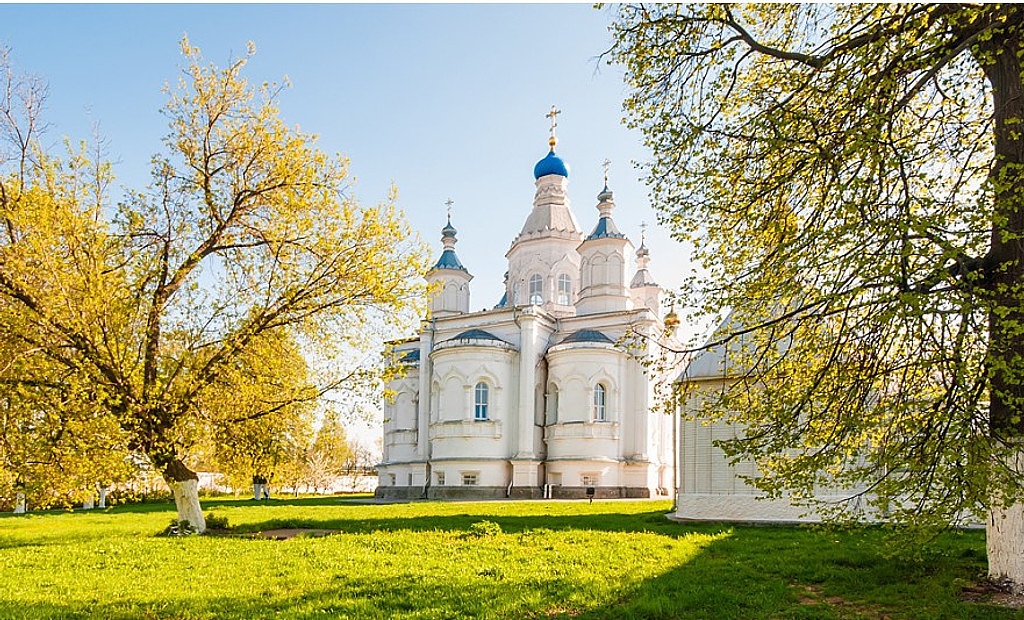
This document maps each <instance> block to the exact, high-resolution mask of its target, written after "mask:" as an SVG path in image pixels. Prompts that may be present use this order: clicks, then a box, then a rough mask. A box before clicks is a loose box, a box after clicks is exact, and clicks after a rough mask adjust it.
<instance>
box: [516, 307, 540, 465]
mask: <svg viewBox="0 0 1024 620" xmlns="http://www.w3.org/2000/svg"><path fill="white" fill-rule="evenodd" d="M520 329H521V339H520V342H521V344H520V347H519V412H518V414H517V415H516V439H517V442H516V458H518V459H532V458H534V454H533V418H534V413H535V412H534V410H533V409H534V406H535V403H536V400H537V399H536V396H535V395H534V385H536V383H537V316H536V315H535V314H533V312H531V311H530V310H525V311H524V312H523V314H522V315H521V316H520Z"/></svg>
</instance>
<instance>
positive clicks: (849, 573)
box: [0, 498, 1020, 618]
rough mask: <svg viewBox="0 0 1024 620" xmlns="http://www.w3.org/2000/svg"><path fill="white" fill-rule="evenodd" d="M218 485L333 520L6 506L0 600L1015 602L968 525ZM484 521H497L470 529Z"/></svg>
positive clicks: (53, 612)
mask: <svg viewBox="0 0 1024 620" xmlns="http://www.w3.org/2000/svg"><path fill="white" fill-rule="evenodd" d="M211 503H215V504H216V511H217V513H218V514H221V513H222V514H224V515H225V516H227V517H229V518H230V520H231V522H232V523H233V524H235V527H234V530H233V532H234V533H239V532H250V533H255V532H258V531H267V530H269V529H272V528H275V527H280V526H281V524H284V523H290V524H292V525H294V526H297V527H310V528H324V529H331V530H337V531H339V534H338V535H334V536H326V537H322V538H295V539H292V540H287V541H283V542H278V541H271V540H262V539H256V538H247V537H239V536H191V537H185V538H177V539H169V538H161V537H155V536H153V534H154V533H155V532H157V531H159V530H160V529H161V528H162V527H163V525H164V524H165V523H166V521H167V519H168V518H169V517H170V515H171V514H172V512H171V510H172V507H171V506H170V505H168V504H165V505H163V506H161V507H157V506H151V505H146V506H139V507H123V508H116V509H113V510H112V511H110V512H107V513H99V514H96V513H80V512H76V513H74V514H68V513H63V514H61V513H57V514H39V515H32V516H30V517H27V518H26V517H20V518H15V517H0V523H2V525H0V565H3V566H4V571H5V579H3V580H2V581H0V617H12V616H16V617H19V618H43V617H45V618H52V617H72V616H79V615H95V616H105V617H128V616H130V617H139V616H146V617H176V618H199V617H211V616H216V617H218V618H219V617H225V618H253V617H270V616H285V617H306V616H309V617H312V616H318V615H319V616H342V617H344V616H348V617H360V618H389V617H416V618H442V617H447V618H455V617H482V618H523V617H548V616H554V617H570V616H571V617H584V618H700V617H705V618H767V617H771V618H780V617H781V618H788V617H800V618H812V617H813V618H836V617H855V616H864V617H886V616H888V617H893V618H897V617H902V618H939V617H946V618H1000V617H1005V618H1010V617H1019V616H1020V614H1019V612H1014V611H1011V610H1006V609H1000V608H998V607H993V606H989V605H984V604H976V603H969V602H965V601H963V600H961V599H960V597H959V593H960V590H961V588H962V587H963V586H964V585H967V584H969V583H970V582H971V581H972V580H974V579H975V578H976V577H977V576H978V575H979V574H981V573H982V572H983V570H984V543H983V540H982V535H981V533H980V532H977V531H972V532H962V533H951V534H946V535H943V536H942V537H940V538H939V539H938V540H936V541H935V543H934V544H933V545H932V546H931V548H930V549H929V550H928V552H927V558H926V559H927V560H928V561H927V563H923V562H917V561H910V560H898V559H891V558H887V557H885V556H884V554H883V553H882V552H883V550H884V544H883V543H884V540H885V532H884V530H877V529H866V530H857V529H853V530H848V531H841V532H835V531H830V530H822V529H816V528H789V527H733V526H723V525H720V524H685V525H684V524H678V523H673V522H671V521H669V520H667V519H665V517H664V514H663V513H664V511H665V510H667V508H668V503H667V502H601V501H597V502H595V503H594V504H593V505H588V504H586V503H581V502H458V503H449V504H445V503H423V502H419V503H412V504H395V505H357V504H346V503H340V502H338V501H337V500H335V499H333V498H316V499H299V500H294V501H291V500H289V501H287V502H280V503H277V502H275V503H272V504H265V503H256V502H251V501H247V502H235V501H223V502H211ZM481 521H489V522H492V523H495V524H497V525H498V526H500V528H501V532H500V533H498V532H495V533H494V534H493V535H489V536H484V537H472V538H467V537H466V536H465V534H466V533H468V532H469V531H470V528H471V527H472V526H473V524H474V523H478V522H481ZM182 557H188V558H189V561H188V562H187V563H185V562H182V561H181V558H182ZM54 566H60V567H61V570H59V571H56V570H54ZM195 571H200V572H201V574H202V575H203V577H204V579H206V580H208V581H209V582H210V583H216V584H217V587H216V588H196V587H194V584H195Z"/></svg>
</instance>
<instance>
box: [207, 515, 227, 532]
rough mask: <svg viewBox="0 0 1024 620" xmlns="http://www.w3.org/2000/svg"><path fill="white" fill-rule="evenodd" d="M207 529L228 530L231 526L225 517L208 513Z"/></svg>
mask: <svg viewBox="0 0 1024 620" xmlns="http://www.w3.org/2000/svg"><path fill="white" fill-rule="evenodd" d="M206 527H207V528H209V529H214V530H226V529H228V528H229V527H230V526H229V525H228V518H227V517H225V516H224V515H218V514H215V513H212V512H208V513H206Z"/></svg>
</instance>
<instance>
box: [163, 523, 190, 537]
mask: <svg viewBox="0 0 1024 620" xmlns="http://www.w3.org/2000/svg"><path fill="white" fill-rule="evenodd" d="M198 533H199V530H198V529H197V528H196V526H195V525H192V524H191V523H189V521H188V519H171V524H170V525H168V526H167V527H166V528H164V531H163V532H161V533H160V534H161V536H173V537H181V536H195V535H196V534H198Z"/></svg>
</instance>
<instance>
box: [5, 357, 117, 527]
mask: <svg viewBox="0 0 1024 620" xmlns="http://www.w3.org/2000/svg"><path fill="white" fill-rule="evenodd" d="M8 352H9V347H6V346H4V345H3V344H0V369H2V371H3V372H0V385H4V384H6V389H0V507H2V508H0V509H3V510H11V509H12V508H13V507H14V506H16V505H17V503H18V501H19V494H20V496H21V499H22V500H24V501H27V504H28V505H29V506H30V507H32V508H33V509H40V508H50V507H55V506H70V505H72V504H73V503H75V502H79V501H83V500H87V499H90V498H92V497H93V496H94V495H95V494H96V491H97V488H98V487H101V486H102V487H105V486H109V485H110V484H112V483H115V482H123V481H125V480H127V479H129V478H130V477H131V476H132V475H133V474H134V473H135V472H134V467H133V464H132V461H131V459H130V458H129V453H128V451H127V449H126V442H125V438H124V435H123V433H121V431H120V429H119V428H118V425H117V422H116V420H115V419H113V416H111V415H110V414H109V412H107V411H104V410H102V409H99V408H97V407H96V406H95V405H94V404H93V403H91V402H90V399H89V398H88V394H87V393H83V392H82V387H83V386H77V385H75V383H74V382H73V380H72V381H69V380H68V379H70V377H68V376H67V373H62V372H61V371H60V369H59V368H48V369H46V372H45V374H46V375H49V376H51V377H52V378H53V379H52V380H51V381H49V382H36V383H26V382H20V381H12V380H11V379H10V377H15V376H25V375H36V376H38V375H40V374H44V373H42V372H40V370H41V369H38V368H25V367H24V366H23V365H22V363H21V362H27V363H28V364H33V363H37V362H40V361H44V360H38V359H36V360H18V359H11V358H9V357H7V356H6V355H5V353H8Z"/></svg>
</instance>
